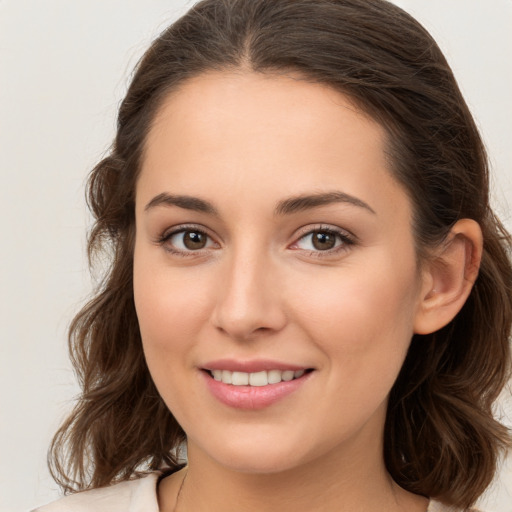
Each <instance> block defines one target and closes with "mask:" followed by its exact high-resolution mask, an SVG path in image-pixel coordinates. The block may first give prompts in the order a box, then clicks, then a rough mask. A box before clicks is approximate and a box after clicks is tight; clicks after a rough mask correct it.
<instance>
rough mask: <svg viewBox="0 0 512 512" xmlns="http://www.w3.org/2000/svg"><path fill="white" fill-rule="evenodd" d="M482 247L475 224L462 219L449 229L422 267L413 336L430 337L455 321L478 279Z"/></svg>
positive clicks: (480, 234)
mask: <svg viewBox="0 0 512 512" xmlns="http://www.w3.org/2000/svg"><path fill="white" fill-rule="evenodd" d="M482 248H483V239H482V230H481V229H480V226H479V224H478V223H477V222H476V221H474V220H472V219H462V220H459V221H458V222H457V223H456V224H455V225H454V226H453V227H452V229H451V230H450V233H449V234H448V236H447V238H446V241H445V242H444V243H443V244H442V246H441V247H440V249H439V250H436V252H435V254H434V255H433V256H432V258H431V259H430V260H429V261H427V262H426V263H425V264H424V265H425V268H424V271H423V285H422V290H421V294H420V297H419V304H418V309H417V312H416V318H415V322H414V332H415V334H430V333H432V332H435V331H437V330H439V329H441V328H442V327H444V326H445V325H447V324H448V323H450V322H451V321H452V320H453V318H455V316H456V315H457V313H458V312H459V311H460V310H461V309H462V306H463V305H464V303H465V302H466V300H467V298H468V296H469V294H470V292H471V289H472V287H473V284H474V283H475V281H476V278H477V277H478V270H479V267H480V260H481V258H482Z"/></svg>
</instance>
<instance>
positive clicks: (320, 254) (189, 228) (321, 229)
mask: <svg viewBox="0 0 512 512" xmlns="http://www.w3.org/2000/svg"><path fill="white" fill-rule="evenodd" d="M187 232H192V233H199V234H201V235H203V236H205V237H207V238H208V239H209V240H213V238H212V237H211V236H210V235H209V234H208V233H207V232H206V231H205V230H204V229H203V228H201V227H199V226H195V225H181V226H178V227H177V228H175V229H172V230H171V231H166V232H164V233H163V234H162V235H161V236H160V237H159V238H158V240H157V243H158V244H159V245H161V246H162V247H163V248H164V250H166V251H167V252H169V253H171V254H173V255H176V256H181V257H184V258H187V257H188V258H190V257H197V256H201V255H202V253H203V252H204V251H205V250H208V249H207V248H205V249H197V250H193V249H190V250H181V249H176V248H175V247H173V246H172V245H170V244H168V242H169V240H170V239H171V238H172V237H173V236H175V235H178V234H180V233H183V234H185V233H187ZM315 233H326V234H328V235H332V236H334V237H336V238H337V239H338V240H339V241H340V242H341V243H339V245H337V246H335V247H333V248H332V249H327V250H325V251H322V250H307V249H303V251H304V252H305V253H307V255H308V256H312V257H315V258H326V257H329V256H335V255H337V254H339V253H341V252H344V251H347V250H348V249H349V247H350V246H353V245H355V244H356V243H357V239H356V237H355V236H354V235H352V234H351V233H349V232H348V231H345V230H341V229H339V228H334V227H332V226H323V225H319V226H315V227H310V226H308V227H307V228H305V229H304V230H303V231H302V233H299V235H298V237H297V239H296V241H295V242H293V244H292V245H291V246H290V247H291V248H292V249H293V250H299V249H297V248H293V246H296V245H297V244H298V243H299V242H300V241H301V240H303V239H305V238H306V237H307V236H312V235H313V234H315Z"/></svg>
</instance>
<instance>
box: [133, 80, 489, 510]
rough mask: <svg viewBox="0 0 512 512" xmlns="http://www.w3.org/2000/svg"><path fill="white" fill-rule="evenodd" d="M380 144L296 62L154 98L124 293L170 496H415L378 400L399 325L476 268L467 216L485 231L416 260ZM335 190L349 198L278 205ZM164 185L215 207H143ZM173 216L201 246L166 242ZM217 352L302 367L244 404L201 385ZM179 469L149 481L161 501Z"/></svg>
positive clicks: (365, 499)
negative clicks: (401, 483) (150, 386)
mask: <svg viewBox="0 0 512 512" xmlns="http://www.w3.org/2000/svg"><path fill="white" fill-rule="evenodd" d="M384 148H385V132H384V130H383V129H382V127H381V126H380V125H378V124H377V123H375V122H374V121H372V120H371V119H369V118H368V116H366V115H364V114H363V113H361V112H360V111H359V110H358V109H357V108H356V107H355V106H354V105H353V104H352V103H351V102H350V101H349V99H347V98H346V97H344V96H343V95H341V94H340V93H338V92H336V91H333V90H331V89H329V88H328V87H326V86H323V85H319V84H312V83H308V82H306V81H303V80H299V79H297V78H294V77H290V76H279V77H277V76H269V75H260V74H254V73H251V72H239V73H208V74H203V75H201V76H199V77H197V78H194V79H193V80H191V81H189V82H187V83H186V84H185V85H183V86H182V87H181V88H180V89H179V90H178V91H176V92H173V93H172V94H171V95H170V96H169V97H168V98H167V100H166V101H165V102H164V104H163V105H162V107H161V108H160V110H159V112H158V114H157V116H156V119H155V122H154V124H153V126H152V129H151V131H150V133H149V135H148V138H147V143H146V152H145V157H144V161H143V165H142V170H141V174H140V177H139V180H138V184H137V190H136V242H135V252H134V293H135V304H136V309H137V315H138V318H139V323H140V329H141V334H142V340H143V345H144V351H145V355H146V359H147V363H148V366H149V370H150V372H151V374H152V377H153V379H154V381H155V384H156V386H157V388H158V390H159V392H160V394H161V396H162V397H163V399H164V401H165V403H166V404H167V406H168V407H169V409H170V410H171V411H172V413H173V414H174V416H175V417H176V419H177V420H178V422H179V423H180V424H181V426H182V427H183V429H184V430H185V432H186V433H187V438H188V456H189V464H188V468H187V470H186V471H187V479H186V481H185V484H184V486H183V489H182V493H181V495H180V500H179V504H178V508H177V510H194V511H195V512H200V511H203V510H205V511H206V510H208V511H210V512H211V511H212V510H213V511H216V510H218V511H221V510H222V511H223V512H225V511H235V510H244V511H251V510H258V511H262V510H280V511H285V512H286V511H292V510H293V511H294V512H295V511H306V510H307V511H310V510H317V511H323V510H325V511H332V510H339V511H349V510H350V511H355V512H358V511H361V512H363V511H373V510H381V511H408V512H424V511H425V510H426V508H427V500H426V499H425V498H423V497H420V496H416V495H413V494H411V493H408V492H406V491H405V490H403V489H401V488H400V487H398V486H397V485H396V484H395V483H394V482H393V481H392V480H391V478H390V477H389V475H388V473H387V472H386V469H385V467H384V462H383V457H382V446H383V441H382V437H383V427H384V421H385V414H386V404H387V397H388V394H389V391H390V389H391V387H392V385H393V382H394V381H395V379H396V377H397V375H398V372H399V370H400V367H401V365H402V363H403V360H404V358H405V355H406V351H407V348H408V346H409V343H410V340H411V337H412V335H413V333H414V332H420V331H421V332H426V331H429V330H432V329H434V328H439V327H441V325H439V323H440V322H442V321H445V320H447V321H449V320H450V319H451V318H452V317H453V316H454V314H456V311H458V308H460V306H461V305H462V304H463V301H464V300H465V296H467V293H469V291H468V289H470V287H471V280H472V279H473V278H474V277H475V276H474V275H473V274H471V275H470V274H467V273H465V271H464V265H465V263H464V262H466V263H467V262H469V263H470V264H471V265H473V266H475V265H476V268H477V266H478V265H477V260H478V256H479V253H478V250H476V249H474V247H476V246H477V245H478V244H476V245H475V243H473V242H471V241H470V243H468V242H467V240H468V236H467V232H468V231H469V232H471V230H473V231H474V236H473V239H474V240H476V239H477V238H478V233H479V230H478V229H477V228H475V226H473V225H472V224H471V221H468V222H469V224H468V225H467V226H466V227H464V226H462V228H461V230H460V233H459V234H454V236H453V240H454V243H453V244H451V245H450V248H449V250H448V249H446V250H445V251H444V252H443V254H444V253H446V254H449V255H450V257H451V258H452V260H453V262H454V265H456V266H457V269H458V273H454V275H455V274H456V277H455V278H453V279H451V278H450V280H449V282H448V281H447V280H446V276H447V275H449V276H451V275H452V274H450V273H449V272H448V271H447V270H446V268H445V267H443V269H444V270H443V272H442V273H440V272H437V273H436V270H435V269H436V268H437V267H436V266H432V267H426V269H425V268H421V269H420V268H418V265H417V258H416V253H415V245H414V237H413V234H412V229H411V211H412V206H411V204H410V201H409V199H408V196H407V194H406V192H405V191H404V189H403V187H402V186H401V185H400V184H399V183H397V182H396V181H395V179H394V178H393V176H392V174H391V172H390V170H389V163H388V161H387V158H386V154H385V151H384ZM331 192H341V193H343V194H347V195H349V196H350V197H351V198H356V199H357V201H352V202H346V201H335V202H329V203H328V204H323V205H320V206H316V207H312V208H307V209H304V210H301V211H293V212H288V213H286V214H282V213H276V205H278V204H279V203H280V202H283V201H286V200H288V199H290V198H295V197H298V196H303V195H311V194H319V193H331ZM163 193H165V194H173V195H179V196H191V197H194V198H199V199H201V200H203V201H207V202H208V203H210V204H211V205H212V206H213V208H215V210H216V213H215V214H214V213H212V212H207V211H197V210H194V209H190V208H189V206H190V205H188V207H183V205H182V206H178V205H175V204H168V203H162V202H160V203H159V204H155V203H156V202H158V201H155V200H154V199H155V198H156V197H158V196H159V195H161V194H163ZM152 201H153V205H152V206H149V207H148V205H149V204H150V203H151V202H152ZM358 201H359V202H364V204H365V205H366V206H361V204H355V203H357V202H358ZM191 224H192V225H193V226H192V227H191V226H190V225H191ZM183 227H187V228H188V229H189V231H194V230H196V231H197V229H201V230H202V231H204V232H205V233H206V234H207V235H208V238H206V240H207V243H206V245H205V246H204V247H203V248H201V249H198V250H191V249H187V247H186V246H185V245H184V244H183V242H184V239H183V232H181V234H180V233H177V234H175V235H173V236H172V237H170V238H169V237H167V239H166V240H165V241H162V237H164V236H165V235H169V232H172V231H173V230H174V231H176V230H178V231H179V229H182V228H183ZM326 228H329V229H330V230H333V231H338V232H339V233H341V236H342V238H340V237H338V235H335V234H331V236H332V237H334V238H333V240H335V247H334V248H333V249H331V250H324V248H323V247H322V248H321V249H322V250H319V249H318V248H316V247H315V246H313V245H312V238H311V231H313V230H315V229H316V230H325V229H326ZM308 233H309V234H308ZM343 237H345V238H343ZM346 237H349V242H347V241H346ZM470 238H471V237H469V239H470ZM441 256H442V255H441ZM441 256H440V257H441ZM450 261H451V260H450ZM471 265H469V266H471ZM461 266H462V267H461ZM461 268H462V271H461ZM457 276H458V277H457ZM460 276H462V283H461V278H460ZM473 280H474V279H473ZM464 283H466V284H464ZM436 287H437V289H438V290H441V292H437V291H436ZM457 287H458V288H457ZM455 288H457V290H458V291H457V290H455ZM448 293H452V295H451V299H450V300H451V302H449V301H447V300H445V301H444V302H443V297H445V296H447V294H448ZM436 301H437V302H436ZM440 307H444V308H445V310H444V311H445V317H446V319H444V318H443V319H442V320H435V319H436V318H437V316H436V313H438V312H439V308H440ZM436 322H437V324H436ZM221 358H231V359H235V360H251V359H257V358H265V359H273V360H278V361H282V362H287V363H290V364H295V365H299V366H304V367H307V368H312V369H314V371H313V372H312V373H311V374H310V376H309V378H308V380H307V381H306V382H305V383H304V384H303V385H302V386H301V387H300V388H299V389H298V390H297V391H295V392H294V393H292V394H291V395H288V396H287V397H285V398H284V399H281V400H280V401H278V402H277V403H275V404H272V405H271V406H269V407H266V408H263V409H260V410H255V411H253V410H249V411H248V410H240V409H236V408H233V407H229V406H227V405H224V404H222V403H220V402H219V401H218V400H217V399H216V398H214V397H213V396H212V394H211V393H210V392H209V391H208V389H207V387H206V385H205V383H204V375H203V373H202V371H201V368H203V367H204V365H205V363H206V362H208V361H212V360H215V359H221ZM183 474H184V473H183V472H180V473H177V474H174V475H172V476H170V477H168V478H166V479H164V480H163V482H162V483H161V485H160V487H159V501H160V508H161V510H162V511H171V510H174V506H175V502H176V495H177V493H178V488H179V485H180V484H181V482H182V480H183ZM319 496H321V497H322V498H321V500H319Z"/></svg>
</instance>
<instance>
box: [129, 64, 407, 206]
mask: <svg viewBox="0 0 512 512" xmlns="http://www.w3.org/2000/svg"><path fill="white" fill-rule="evenodd" d="M385 146H386V133H385V130H384V129H383V128H382V127H381V126H380V125H379V124H378V123H376V122H375V121H373V120H372V119H370V118H369V116H367V115H366V114H365V113H363V112H361V110H360V109H358V108H357V107H356V106H355V105H354V103H353V102H352V101H351V100H350V99H349V98H348V97H346V96H344V95H343V94H341V93H340V92H338V91H335V90H334V89H332V88H330V87H329V86H326V85H323V84H318V83H311V82H308V81H306V80H304V79H301V78H300V77H295V76H288V75H286V76H281V75H280V76H277V75H266V74H257V73H244V72H240V73H213V72H212V73H207V74H203V75H200V76H198V77H196V78H194V79H191V80H189V81H188V82H185V83H184V84H183V85H182V86H181V87H180V88H179V89H178V90H176V91H173V92H172V93H171V94H170V95H169V96H168V97H167V98H166V99H165V101H164V102H163V104H162V106H161V107H160V109H159V111H158V112H157V115H156V116H155V120H154V122H153V125H152V127H151V130H150V132H149V134H148V137H147V141H146V148H145V156H144V160H143V162H142V171H141V176H140V179H139V185H138V190H137V195H138V196H140V195H143V196H145V197H146V199H150V197H149V196H150V195H151V194H153V195H157V194H159V193H161V192H164V191H169V188H170V187H172V188H173V189H177V190H178V191H179V193H183V194H193V195H199V196H203V195H211V194H212V193H213V192H214V191H219V190H225V189H226V187H229V190H230V192H231V193H232V194H237V197H238V198H239V200H240V201H243V200H244V198H247V199H254V197H255V196H256V195H257V194H259V195H261V197H262V198H269V199H270V198H271V197H273V198H275V199H278V197H277V194H281V195H287V196H289V195H293V194H297V195H299V194H304V193H307V192H310V191H311V190H314V191H316V192H321V191H322V190H332V189H339V188H340V187H341V188H342V189H343V191H344V192H346V193H349V194H352V195H357V196H358V197H360V198H361V199H362V200H364V201H366V202H369V201H376V202H377V203H378V202H379V201H380V199H381V196H382V192H385V191H386V190H387V189H389V190H391V189H393V188H396V187H399V185H398V183H396V181H395V180H394V178H393V177H392V175H391V173H390V172H389V163H388V158H387V155H386V152H385ZM399 188H401V187H399ZM402 192H403V191H402ZM138 202H139V201H138Z"/></svg>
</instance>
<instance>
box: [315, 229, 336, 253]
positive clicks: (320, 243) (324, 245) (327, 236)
mask: <svg viewBox="0 0 512 512" xmlns="http://www.w3.org/2000/svg"><path fill="white" fill-rule="evenodd" d="M311 243H312V244H313V247H314V248H315V249H316V250H318V251H328V250H329V249H333V248H334V247H335V246H336V235H335V234H334V233H329V232H328V231H314V232H313V233H311Z"/></svg>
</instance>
